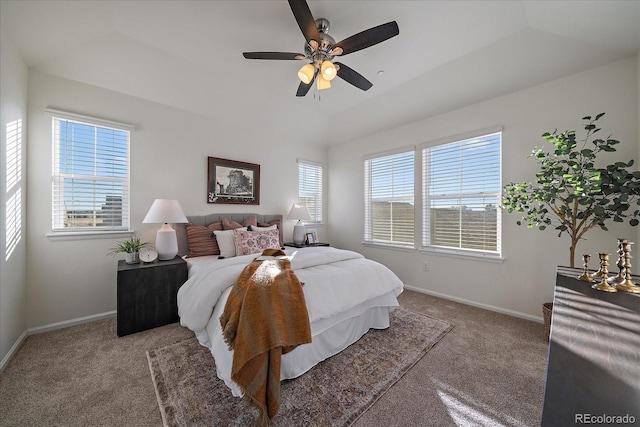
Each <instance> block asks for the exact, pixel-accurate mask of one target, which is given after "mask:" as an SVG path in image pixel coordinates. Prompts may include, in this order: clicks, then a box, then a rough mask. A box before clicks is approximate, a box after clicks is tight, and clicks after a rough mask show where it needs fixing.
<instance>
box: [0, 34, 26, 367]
mask: <svg viewBox="0 0 640 427" xmlns="http://www.w3.org/2000/svg"><path fill="white" fill-rule="evenodd" d="M27 76H28V72H27V67H26V65H25V64H24V61H23V60H22V59H21V58H20V55H19V54H18V52H17V50H16V49H15V48H14V46H13V45H12V44H11V42H10V41H9V38H8V37H5V34H2V35H1V37H0V126H1V128H2V130H1V131H0V141H1V142H2V143H1V144H0V147H2V150H1V154H0V159H1V160H0V188H1V189H2V191H0V202H1V206H2V214H1V215H0V218H2V221H1V224H0V230H1V231H2V233H1V236H2V239H0V370H2V368H3V366H4V364H5V362H6V360H8V357H9V356H10V353H12V352H13V351H14V350H15V348H16V347H17V343H18V341H19V340H20V339H21V337H24V332H25V330H26V324H27V315H26V310H27V300H26V295H27V291H26V289H27V281H26V262H27V261H26V259H27V255H26V247H27V245H26V243H25V240H26V239H25V234H26V225H27V224H26V214H25V210H26V197H25V196H26V179H25V178H26V170H25V166H26V125H27ZM16 121H17V122H18V123H20V124H21V130H22V140H21V144H20V145H21V147H22V148H21V157H22V163H21V170H22V179H21V181H20V182H19V184H17V185H18V186H19V188H20V192H21V194H22V196H23V197H22V209H21V214H20V227H19V234H20V236H21V239H20V241H19V242H18V244H17V246H15V248H13V249H12V250H9V251H7V230H6V210H5V206H6V202H7V195H9V196H11V195H13V194H14V192H13V190H11V193H9V194H8V193H7V191H8V190H9V189H8V188H7V179H6V161H5V159H6V149H7V127H8V125H10V124H15V123H16ZM7 256H8V258H7Z"/></svg>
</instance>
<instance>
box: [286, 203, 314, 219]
mask: <svg viewBox="0 0 640 427" xmlns="http://www.w3.org/2000/svg"><path fill="white" fill-rule="evenodd" d="M287 219H297V220H301V221H311V215H309V211H308V210H307V207H306V206H303V205H299V204H297V203H294V204H293V205H292V206H291V210H290V211H289V214H288V215H287Z"/></svg>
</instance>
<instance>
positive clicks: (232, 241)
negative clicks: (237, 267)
mask: <svg viewBox="0 0 640 427" xmlns="http://www.w3.org/2000/svg"><path fill="white" fill-rule="evenodd" d="M238 230H239V231H247V227H242V228H238ZM234 231H235V230H221V231H219V230H214V231H213V234H215V236H216V240H217V241H218V246H219V247H220V257H222V258H231V257H234V256H236V236H235V234H234Z"/></svg>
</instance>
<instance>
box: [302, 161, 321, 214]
mask: <svg viewBox="0 0 640 427" xmlns="http://www.w3.org/2000/svg"><path fill="white" fill-rule="evenodd" d="M322 175H323V166H322V165H321V164H319V163H314V162H310V161H308V160H301V159H298V204H300V205H302V206H305V207H306V208H307V210H308V211H309V215H311V220H312V222H314V223H317V224H320V223H322Z"/></svg>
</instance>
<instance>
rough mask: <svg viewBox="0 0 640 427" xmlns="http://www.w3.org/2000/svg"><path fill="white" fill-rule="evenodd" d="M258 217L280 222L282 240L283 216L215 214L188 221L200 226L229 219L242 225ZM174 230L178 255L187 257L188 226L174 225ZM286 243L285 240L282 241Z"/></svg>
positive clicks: (267, 220)
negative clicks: (250, 218) (249, 219)
mask: <svg viewBox="0 0 640 427" xmlns="http://www.w3.org/2000/svg"><path fill="white" fill-rule="evenodd" d="M254 215H255V216H256V218H257V219H258V222H264V223H269V222H272V221H276V220H280V239H281V240H282V238H283V234H282V228H283V224H282V214H276V215H262V214H254V213H215V214H208V215H196V216H187V219H188V220H189V222H190V223H192V224H198V225H205V226H206V225H209V224H211V223H213V222H218V221H220V220H221V219H222V218H228V219H230V220H231V221H235V222H239V223H240V224H242V223H243V222H244V221H246V220H247V219H248V218H249V217H252V216H254ZM174 228H175V230H176V236H177V238H178V254H179V255H180V256H182V255H185V254H186V253H187V252H189V242H188V239H187V224H174ZM282 241H284V240H282Z"/></svg>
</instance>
